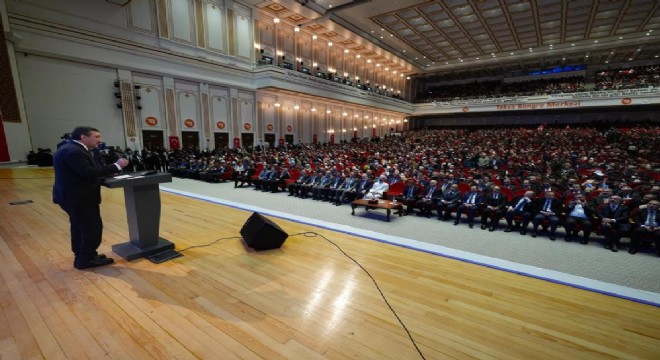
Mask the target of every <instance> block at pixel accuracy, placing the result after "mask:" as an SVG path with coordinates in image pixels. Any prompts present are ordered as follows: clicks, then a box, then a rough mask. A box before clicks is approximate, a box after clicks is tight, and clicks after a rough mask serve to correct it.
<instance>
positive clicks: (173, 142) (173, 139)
mask: <svg viewBox="0 0 660 360" xmlns="http://www.w3.org/2000/svg"><path fill="white" fill-rule="evenodd" d="M180 147H181V144H180V143H179V137H178V136H170V150H179V148H180Z"/></svg>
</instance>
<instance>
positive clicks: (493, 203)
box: [481, 186, 507, 232]
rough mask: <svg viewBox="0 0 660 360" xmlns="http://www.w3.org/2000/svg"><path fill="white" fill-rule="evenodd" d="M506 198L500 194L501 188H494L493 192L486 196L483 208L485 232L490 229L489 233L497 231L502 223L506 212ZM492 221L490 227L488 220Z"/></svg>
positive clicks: (482, 215) (482, 222) (482, 217)
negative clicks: (501, 220)
mask: <svg viewBox="0 0 660 360" xmlns="http://www.w3.org/2000/svg"><path fill="white" fill-rule="evenodd" d="M506 201H507V199H506V196H504V194H502V193H500V187H499V186H495V187H493V191H492V192H491V193H490V194H488V195H487V196H486V198H485V199H484V202H483V208H482V209H481V229H482V230H485V229H486V228H488V231H491V232H492V231H495V229H497V226H498V224H499V222H500V219H501V218H502V217H503V216H504V212H505V211H506ZM489 219H490V226H489V225H488V220H489Z"/></svg>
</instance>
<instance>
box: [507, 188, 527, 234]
mask: <svg viewBox="0 0 660 360" xmlns="http://www.w3.org/2000/svg"><path fill="white" fill-rule="evenodd" d="M533 198H534V191H532V190H527V191H525V194H524V195H523V196H517V197H515V198H513V200H512V201H511V204H509V208H508V209H507V211H506V213H505V214H504V217H505V218H506V224H507V227H506V229H505V230H504V232H511V231H513V218H514V217H515V216H516V215H518V216H522V229H520V235H525V234H527V225H529V221H530V220H531V219H532V213H534V200H533Z"/></svg>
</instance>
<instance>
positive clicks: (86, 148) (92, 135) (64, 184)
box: [53, 126, 128, 269]
mask: <svg viewBox="0 0 660 360" xmlns="http://www.w3.org/2000/svg"><path fill="white" fill-rule="evenodd" d="M100 142H101V134H100V133H99V131H98V130H97V129H95V128H92V127H86V126H81V127H77V128H75V129H74V130H73V132H72V133H71V142H69V143H68V144H65V145H63V146H62V147H60V148H59V149H58V150H57V152H56V153H55V159H54V164H53V166H54V168H55V184H54V185H53V202H54V203H55V204H58V205H59V206H60V207H61V208H62V209H63V210H64V211H65V212H66V213H67V214H68V215H69V222H70V223H71V250H72V251H73V253H74V254H75V260H74V262H73V266H74V267H75V268H76V269H89V268H94V267H98V266H103V265H109V264H112V263H113V262H114V260H113V259H111V258H108V257H106V256H105V255H99V254H98V253H97V249H98V247H99V246H100V245H101V238H102V236H103V221H102V219H101V209H100V206H99V205H100V204H101V178H102V177H104V176H108V175H112V174H115V173H118V172H119V171H121V169H123V168H124V167H126V166H127V165H128V160H126V159H123V158H120V159H118V160H117V162H115V163H114V164H110V165H106V166H103V167H99V166H97V164H96V163H95V162H94V159H93V157H92V154H91V153H90V150H93V149H95V148H96V147H98V145H99V143H100Z"/></svg>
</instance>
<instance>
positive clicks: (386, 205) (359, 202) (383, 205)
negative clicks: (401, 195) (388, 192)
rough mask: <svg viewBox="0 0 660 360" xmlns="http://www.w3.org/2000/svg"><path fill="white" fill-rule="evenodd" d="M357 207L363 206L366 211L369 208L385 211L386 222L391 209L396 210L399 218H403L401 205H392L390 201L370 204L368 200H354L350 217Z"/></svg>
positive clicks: (388, 219)
mask: <svg viewBox="0 0 660 360" xmlns="http://www.w3.org/2000/svg"><path fill="white" fill-rule="evenodd" d="M358 206H364V207H365V208H366V210H367V211H369V208H374V209H385V210H387V221H388V222H389V221H390V214H391V213H392V209H396V210H398V212H397V213H398V214H399V216H403V204H401V203H397V204H393V203H392V201H391V200H379V201H378V203H375V204H372V203H370V202H369V200H365V199H358V200H354V201H353V202H352V203H351V215H355V208H357V207H358Z"/></svg>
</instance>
